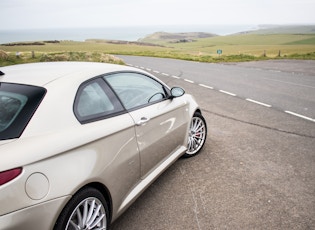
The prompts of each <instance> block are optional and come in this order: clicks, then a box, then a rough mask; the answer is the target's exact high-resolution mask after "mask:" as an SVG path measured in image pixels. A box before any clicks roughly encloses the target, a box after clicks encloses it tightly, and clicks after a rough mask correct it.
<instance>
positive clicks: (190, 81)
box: [184, 79, 195, 83]
mask: <svg viewBox="0 0 315 230" xmlns="http://www.w3.org/2000/svg"><path fill="white" fill-rule="evenodd" d="M184 81H187V82H189V83H195V82H194V81H192V80H188V79H184Z"/></svg>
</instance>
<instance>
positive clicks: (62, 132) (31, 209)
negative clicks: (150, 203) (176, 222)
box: [0, 62, 207, 230]
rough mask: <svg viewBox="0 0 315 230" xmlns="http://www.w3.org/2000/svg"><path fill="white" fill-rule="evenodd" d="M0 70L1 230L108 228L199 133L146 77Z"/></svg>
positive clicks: (59, 69) (31, 67)
mask: <svg viewBox="0 0 315 230" xmlns="http://www.w3.org/2000/svg"><path fill="white" fill-rule="evenodd" d="M0 70H1V72H0V229H56V230H59V229H108V228H109V225H110V223H112V222H113V221H114V220H115V219H117V217H118V216H119V215H120V214H122V213H123V212H124V211H125V210H126V209H127V208H128V207H129V206H130V205H131V204H132V202H133V201H135V199H136V198H137V197H139V195H140V194H141V193H142V192H143V191H144V190H145V189H146V188H147V187H148V186H149V185H150V184H151V183H152V182H153V181H154V180H155V179H156V178H157V177H158V176H159V175H160V174H161V173H162V172H163V171H164V170H165V169H166V168H167V167H169V166H170V165H171V164H172V163H173V162H175V161H176V160H177V159H178V158H179V157H182V156H183V157H191V156H194V155H196V154H197V153H198V152H199V151H200V150H201V148H202V147H203V145H204V143H205V141H206V135H207V126H206V122H205V119H204V118H203V116H202V115H201V111H200V108H199V107H198V105H197V103H196V102H195V100H194V98H193V97H192V96H190V95H188V94H185V92H184V90H183V89H182V88H179V87H174V88H169V87H168V86H167V85H165V84H164V83H163V82H161V81H160V80H158V79H157V78H156V77H154V76H152V75H151V74H150V73H147V72H145V71H142V70H139V69H136V68H132V67H127V66H123V65H112V64H104V63H85V62H52V63H34V64H23V65H14V66H9V67H2V68H1V69H0Z"/></svg>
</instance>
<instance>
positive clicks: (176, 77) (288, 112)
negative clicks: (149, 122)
mask: <svg viewBox="0 0 315 230" xmlns="http://www.w3.org/2000/svg"><path fill="white" fill-rule="evenodd" d="M127 65H128V66H133V67H136V68H141V69H146V70H147V71H152V72H154V73H157V74H162V75H163V76H169V77H172V78H175V79H181V78H180V77H178V76H175V75H170V74H167V73H160V72H159V71H157V70H152V69H150V68H144V67H138V66H135V65H132V64H127ZM183 80H184V81H186V82H189V83H192V84H194V83H195V82H194V81H192V80H189V79H183ZM198 85H199V86H201V87H203V88H207V89H214V88H213V87H212V86H208V85H204V84H198ZM217 91H219V92H221V93H224V94H227V95H230V96H233V97H236V96H237V94H235V93H231V92H228V91H225V90H217ZM240 98H241V97H240ZM243 99H244V98H243ZM245 100H246V101H249V102H252V103H255V104H258V105H261V106H265V107H268V108H272V105H269V104H266V103H263V102H260V101H256V100H253V99H250V98H245ZM283 112H285V113H287V114H290V115H293V116H296V117H299V118H302V119H305V120H308V121H312V122H315V119H313V118H310V117H307V116H304V115H301V114H298V113H295V112H291V111H288V110H283Z"/></svg>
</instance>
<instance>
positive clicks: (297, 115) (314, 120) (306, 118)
mask: <svg viewBox="0 0 315 230" xmlns="http://www.w3.org/2000/svg"><path fill="white" fill-rule="evenodd" d="M284 112H286V113H288V114H291V115H293V116H296V117H300V118H303V119H305V120H309V121H312V122H315V119H313V118H310V117H306V116H304V115H301V114H298V113H294V112H291V111H284Z"/></svg>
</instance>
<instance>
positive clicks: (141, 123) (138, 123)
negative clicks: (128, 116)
mask: <svg viewBox="0 0 315 230" xmlns="http://www.w3.org/2000/svg"><path fill="white" fill-rule="evenodd" d="M149 120H150V118H147V117H141V119H140V121H138V122H137V123H136V125H144V124H145V123H147V122H148V121H149Z"/></svg>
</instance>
